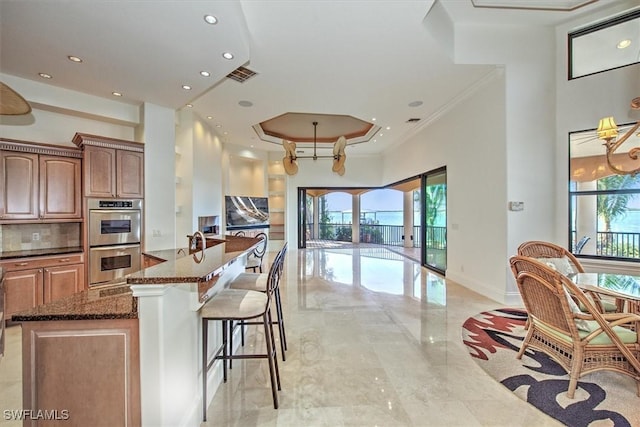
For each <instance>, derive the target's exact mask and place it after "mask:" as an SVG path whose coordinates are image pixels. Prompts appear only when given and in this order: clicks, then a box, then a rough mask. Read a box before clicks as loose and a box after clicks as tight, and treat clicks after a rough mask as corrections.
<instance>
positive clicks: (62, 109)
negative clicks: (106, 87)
mask: <svg viewBox="0 0 640 427" xmlns="http://www.w3.org/2000/svg"><path fill="white" fill-rule="evenodd" d="M0 79H1V80H2V81H3V82H4V83H6V84H8V85H9V86H10V87H11V88H13V89H14V90H15V91H16V92H18V93H19V94H20V95H22V96H23V97H24V98H25V99H26V100H27V101H28V102H29V104H31V106H32V112H31V114H28V115H26V116H15V117H12V116H0V136H2V137H3V138H9V139H18V140H22V141H31V142H40V143H46V144H56V145H69V146H73V145H74V144H73V143H72V142H71V140H72V139H73V136H74V135H75V133H76V132H81V133H90V134H93V135H101V136H108V137H111V138H118V139H125V140H130V141H131V140H133V139H134V131H135V127H136V126H137V125H138V122H139V111H138V107H137V106H134V105H131V104H125V103H122V102H117V101H113V100H109V99H104V98H99V97H96V96H90V95H86V94H83V93H80V92H74V91H70V90H67V89H61V88H57V87H54V86H51V85H48V84H44V83H40V82H35V81H32V80H27V79H22V78H19V77H15V76H11V75H8V74H0Z"/></svg>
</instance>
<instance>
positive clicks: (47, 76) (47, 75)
mask: <svg viewBox="0 0 640 427" xmlns="http://www.w3.org/2000/svg"><path fill="white" fill-rule="evenodd" d="M38 75H39V76H40V77H42V78H43V79H50V78H51V74H47V73H38Z"/></svg>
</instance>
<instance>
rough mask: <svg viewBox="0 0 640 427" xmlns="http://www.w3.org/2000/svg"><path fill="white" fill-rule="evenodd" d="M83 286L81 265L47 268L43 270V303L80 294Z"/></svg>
mask: <svg viewBox="0 0 640 427" xmlns="http://www.w3.org/2000/svg"><path fill="white" fill-rule="evenodd" d="M83 284H84V265H83V264H74V265H64V266H59V267H47V268H45V269H44V303H45V304H46V303H48V302H51V301H55V300H57V299H60V298H62V297H66V296H69V295H73V294H75V293H76V292H80V291H81V290H82V289H83V288H84V285H83Z"/></svg>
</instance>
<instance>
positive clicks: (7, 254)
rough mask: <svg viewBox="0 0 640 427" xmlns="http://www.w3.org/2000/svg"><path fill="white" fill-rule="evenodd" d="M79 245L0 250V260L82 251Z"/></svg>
mask: <svg viewBox="0 0 640 427" xmlns="http://www.w3.org/2000/svg"><path fill="white" fill-rule="evenodd" d="M82 252H83V250H82V247H81V246H74V247H69V248H45V249H28V250H24V251H4V252H2V251H0V260H6V259H13V258H31V257H37V256H47V255H64V254H73V253H82Z"/></svg>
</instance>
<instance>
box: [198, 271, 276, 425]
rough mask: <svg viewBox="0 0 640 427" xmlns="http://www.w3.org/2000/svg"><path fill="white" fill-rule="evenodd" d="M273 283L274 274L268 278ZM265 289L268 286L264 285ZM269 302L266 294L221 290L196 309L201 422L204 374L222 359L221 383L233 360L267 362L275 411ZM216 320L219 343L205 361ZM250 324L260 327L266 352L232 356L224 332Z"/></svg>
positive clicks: (204, 415)
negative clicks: (219, 329) (239, 324)
mask: <svg viewBox="0 0 640 427" xmlns="http://www.w3.org/2000/svg"><path fill="white" fill-rule="evenodd" d="M271 275H273V278H269V279H270V280H275V271H274V272H273V274H271V273H270V276H271ZM267 287H268V288H269V287H271V286H269V285H267ZM270 302H271V299H270V298H269V294H268V293H263V292H257V291H251V290H243V289H225V290H222V291H220V292H218V293H217V294H215V295H214V296H213V297H212V298H211V299H210V300H209V301H207V302H206V303H205V304H204V306H202V308H201V309H200V317H201V319H202V420H203V421H206V420H207V373H208V372H209V369H210V368H211V366H213V364H214V362H215V361H216V360H222V372H223V381H224V382H225V383H226V382H227V360H228V361H229V362H231V360H233V359H258V358H262V359H265V358H266V359H267V360H268V362H269V376H270V379H271V394H272V396H273V407H274V409H278V392H277V390H281V385H280V373H279V371H278V358H277V354H276V349H275V346H274V340H275V337H274V334H273V319H272V318H271V309H270ZM258 319H261V321H260V322H257V321H258ZM210 321H220V322H221V323H222V343H221V345H220V347H219V348H218V349H217V350H216V352H215V354H214V356H213V358H211V360H209V354H208V353H209V352H208V332H209V322H210ZM247 321H249V322H254V323H259V324H261V325H263V327H264V340H265V346H266V352H265V353H260V354H238V355H234V354H233V353H232V351H230V350H232V348H230V345H229V343H230V342H231V340H228V339H227V333H228V332H230V333H231V334H233V326H232V325H233V324H234V322H247Z"/></svg>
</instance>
